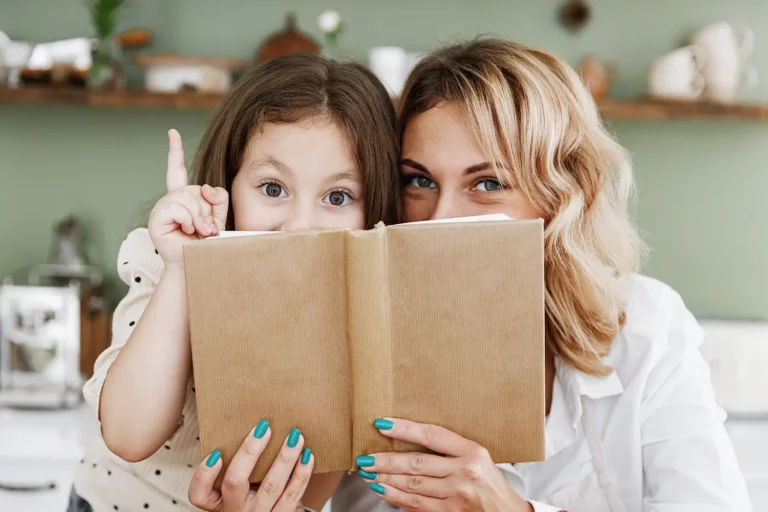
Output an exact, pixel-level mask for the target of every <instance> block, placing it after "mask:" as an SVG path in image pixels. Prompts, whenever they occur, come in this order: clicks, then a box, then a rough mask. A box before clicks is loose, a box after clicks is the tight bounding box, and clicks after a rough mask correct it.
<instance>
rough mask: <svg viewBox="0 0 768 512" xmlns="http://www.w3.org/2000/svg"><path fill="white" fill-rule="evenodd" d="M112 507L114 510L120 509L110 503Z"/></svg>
mask: <svg viewBox="0 0 768 512" xmlns="http://www.w3.org/2000/svg"><path fill="white" fill-rule="evenodd" d="M112 508H114V509H115V510H120V509H119V508H117V505H112Z"/></svg>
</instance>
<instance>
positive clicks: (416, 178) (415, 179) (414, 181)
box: [405, 174, 437, 188]
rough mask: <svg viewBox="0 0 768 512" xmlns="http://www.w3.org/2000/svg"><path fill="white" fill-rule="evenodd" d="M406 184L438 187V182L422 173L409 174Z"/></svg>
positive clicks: (408, 185)
mask: <svg viewBox="0 0 768 512" xmlns="http://www.w3.org/2000/svg"><path fill="white" fill-rule="evenodd" d="M405 185H406V186H407V187H416V188H437V184H436V183H435V182H434V181H432V180H431V179H429V178H427V177H426V176H422V175H421V174H416V175H413V176H407V177H406V180H405Z"/></svg>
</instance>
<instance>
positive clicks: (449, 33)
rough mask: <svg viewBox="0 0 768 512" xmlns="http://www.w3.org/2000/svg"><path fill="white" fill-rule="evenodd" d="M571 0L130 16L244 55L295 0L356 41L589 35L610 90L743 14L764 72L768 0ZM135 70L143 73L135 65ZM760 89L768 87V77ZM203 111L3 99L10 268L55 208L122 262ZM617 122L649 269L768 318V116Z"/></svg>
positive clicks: (74, 10)
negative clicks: (176, 143) (337, 17)
mask: <svg viewBox="0 0 768 512" xmlns="http://www.w3.org/2000/svg"><path fill="white" fill-rule="evenodd" d="M560 3H561V0H535V1H534V0H527V1H526V0H474V1H472V2H469V1H459V0H420V1H418V2H413V1H406V0H389V1H383V0H382V1H378V2H373V1H362V0H357V1H355V0H337V1H336V2H323V3H319V2H312V1H309V0H304V1H294V2H276V1H272V2H267V1H259V2H257V1H254V0H247V1H246V0H219V1H216V2H214V1H211V0H131V2H130V5H131V7H130V9H129V10H128V11H127V12H126V16H125V18H126V20H125V23H124V26H125V28H129V27H132V26H137V25H143V26H149V27H150V28H152V29H153V30H154V31H155V34H156V39H155V43H154V46H153V49H152V51H178V52H183V53H200V54H209V55H232V56H239V57H245V58H249V57H251V56H252V55H253V52H254V50H255V49H256V47H257V46H258V45H259V42H260V41H261V40H263V38H264V37H265V36H267V35H268V34H269V33H271V32H273V31H275V30H277V29H279V28H280V27H281V24H282V20H283V16H284V14H285V12H286V11H287V10H289V9H291V10H295V11H296V12H297V13H298V15H299V24H300V26H301V27H302V28H303V29H304V30H306V31H307V32H309V33H311V34H312V35H314V36H317V35H318V33H317V30H316V28H315V26H314V20H315V18H316V16H317V14H318V13H319V12H320V11H321V10H322V9H324V8H326V7H333V8H335V9H337V10H339V11H340V12H341V13H342V15H343V17H344V18H345V20H346V22H347V24H348V30H347V33H346V36H345V43H346V45H347V48H348V52H349V53H350V54H351V55H352V56H354V57H355V58H357V59H359V60H364V59H365V56H366V53H367V50H368V49H369V48H370V47H372V46H375V45H387V44H396V45H400V46H404V47H406V48H408V49H409V50H425V49H430V48H434V47H435V46H437V45H440V44H443V43H448V42H451V41H455V40H457V39H459V38H462V37H471V36H474V35H476V34H481V33H482V34H495V35H500V36H503V37H507V38H510V39H514V40H518V41H522V42H526V43H529V44H533V45H536V46H540V47H543V48H546V49H548V50H551V51H553V52H555V53H556V54H558V55H560V56H562V57H563V58H565V59H567V60H568V61H569V62H571V63H577V62H578V60H579V59H580V57H581V55H582V54H583V53H584V52H587V51H596V52H598V53H599V54H600V55H602V56H604V57H606V58H611V59H615V60H617V61H618V62H619V64H620V71H621V72H620V77H619V80H618V82H617V84H616V85H615V87H614V91H613V94H614V95H615V96H620V97H633V96H636V95H638V94H641V93H642V92H643V90H644V83H645V80H644V75H645V69H646V67H647V65H648V63H649V62H650V61H651V60H652V59H653V58H654V57H655V56H657V55H659V54H661V53H663V52H666V51H669V50H671V49H673V48H674V47H675V46H677V45H679V44H680V43H681V42H683V41H684V40H685V38H686V36H687V35H688V34H690V33H691V32H692V31H693V30H695V29H696V28H698V27H700V26H703V25H705V24H707V23H710V22H714V21H718V20H721V19H727V20H729V21H731V22H733V23H737V24H738V23H749V24H751V26H752V28H753V30H754V31H755V34H756V39H757V43H756V49H755V53H754V56H753V57H752V62H753V63H754V64H755V65H756V67H757V68H758V71H759V72H760V73H761V74H762V75H763V77H764V79H765V80H764V81H765V83H768V59H766V56H768V3H765V2H758V1H756V0H729V1H728V2H725V1H722V0H675V1H674V2H668V1H662V0H650V1H646V2H637V1H630V0H592V1H590V2H589V3H590V4H591V5H592V6H593V10H594V16H593V19H592V21H591V23H590V24H589V25H588V26H587V28H586V29H585V30H584V31H583V32H581V33H580V34H577V35H573V34H570V33H568V32H566V31H565V30H563V29H562V28H561V27H560V26H559V24H558V23H557V21H556V10H557V7H558V5H559V4H560ZM0 30H3V31H5V32H7V33H9V35H11V36H13V37H15V38H25V39H28V40H33V41H42V40H49V39H54V38H64V37H72V36H78V35H82V34H87V33H89V28H88V24H87V21H86V19H85V16H84V11H83V8H82V1H81V0H2V1H0ZM133 76H135V75H133ZM749 99H751V100H760V99H768V85H763V86H761V88H760V89H759V90H758V91H756V92H754V93H753V94H752V95H751V96H750V98H749ZM208 116H209V113H208V112H179V111H169V110H134V109H131V110H111V109H103V110H102V109H86V108H80V107H68V106H57V107H51V106H45V107H42V106H0V178H2V180H0V219H2V222H0V275H2V274H7V273H10V272H13V271H16V270H17V269H19V268H21V267H25V266H27V265H29V264H32V263H35V262H40V261H43V260H44V258H45V257H46V255H47V251H48V245H49V241H50V228H51V225H52V223H53V222H54V221H55V220H57V219H59V218H60V217H62V216H64V215H66V214H68V213H70V212H71V213H76V214H78V215H81V216H82V218H83V219H84V221H85V222H86V225H87V228H88V232H89V235H90V238H89V242H90V245H89V247H90V248H89V251H90V255H91V257H92V258H93V260H94V261H95V262H96V263H99V264H101V265H103V266H104V267H105V268H106V269H107V270H108V271H109V272H110V277H111V285H112V286H111V293H112V295H113V296H119V294H120V293H122V288H121V287H120V285H119V284H117V279H116V277H115V275H114V267H115V259H116V255H117V249H118V246H119V243H120V241H121V240H122V238H123V236H124V234H125V232H126V230H127V229H128V228H129V227H130V226H131V225H133V224H135V223H136V222H137V221H139V220H140V219H141V218H142V216H143V215H144V214H145V213H146V212H147V211H148V209H149V208H150V207H151V204H152V202H153V198H156V197H159V195H160V194H162V191H163V184H164V176H163V173H164V162H165V156H166V153H165V152H166V136H165V133H166V130H167V129H168V128H170V127H175V128H178V129H179V130H180V131H181V133H182V135H183V136H184V140H185V142H186V147H187V153H188V155H187V156H188V158H189V157H191V155H192V152H193V149H194V147H195V145H196V144H197V142H198V141H199V138H200V136H201V134H202V131H203V129H204V126H205V122H206V120H207V117H208ZM611 128H612V130H614V131H615V133H616V134H617V135H618V137H619V139H620V140H621V142H622V143H623V144H624V145H625V146H626V147H627V148H629V150H630V151H631V152H632V154H633V158H634V162H635V167H636V172H637V181H638V187H639V202H638V206H637V218H638V222H639V224H640V227H641V228H642V230H643V233H644V236H645V239H646V240H647V241H648V243H649V245H650V246H651V248H652V252H651V256H650V260H649V263H648V266H647V272H648V273H649V274H650V275H652V276H655V277H659V278H661V279H662V280H664V281H666V282H668V283H669V284H671V285H672V286H673V287H675V288H676V289H678V290H679V291H680V292H681V293H682V294H683V296H684V298H685V299H686V301H687V302H688V304H689V305H690V307H691V308H692V309H693V310H694V311H695V312H696V313H698V314H701V315H718V316H746V317H753V316H759V317H762V318H768V291H766V284H768V265H766V261H768V258H766V256H767V254H766V253H768V200H767V199H766V195H768V163H767V162H768V144H766V140H768V125H761V124H757V123H750V122H743V123H741V122H652V121H622V122H616V123H613V124H612V126H611Z"/></svg>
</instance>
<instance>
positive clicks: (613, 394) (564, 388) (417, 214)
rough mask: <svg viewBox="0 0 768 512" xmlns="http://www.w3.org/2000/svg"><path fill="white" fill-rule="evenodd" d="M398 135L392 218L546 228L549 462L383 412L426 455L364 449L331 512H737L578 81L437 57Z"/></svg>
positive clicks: (477, 48) (614, 158)
mask: <svg viewBox="0 0 768 512" xmlns="http://www.w3.org/2000/svg"><path fill="white" fill-rule="evenodd" d="M400 138H401V141H402V158H401V162H400V172H401V174H402V178H403V183H404V191H403V194H404V196H403V197H404V205H405V218H406V220H408V221H421V220H426V219H438V218H450V217H460V216H469V215H479V214H486V213H506V214H507V215H509V216H510V217H513V218H518V219H521V218H543V219H544V221H545V269H546V271H545V276H546V291H547V293H546V344H547V345H546V346H547V349H546V361H547V363H546V400H547V402H546V404H547V423H546V460H545V461H544V462H540V463H531V464H517V465H514V466H513V465H509V464H503V465H499V466H497V465H495V464H494V462H493V461H492V460H491V458H490V456H489V455H488V452H487V451H486V450H485V449H484V448H483V447H482V446H479V445H477V444H476V443H474V442H472V441H471V440H468V439H465V438H462V437H460V436H459V435H457V434H455V433H453V432H450V431H447V430H445V429H442V428H440V427H437V426H432V425H422V424H417V423H413V422H410V421H407V419H397V418H382V419H381V420H378V421H377V422H376V425H372V426H371V428H378V429H379V431H380V432H381V434H382V435H385V436H389V437H392V438H396V439H401V440H405V441H411V442H414V443H417V444H420V445H423V446H425V447H427V448H429V449H431V450H432V451H433V452H435V453H437V454H436V455H426V454H422V453H418V454H417V453H412V454H410V453H377V454H360V455H361V456H360V457H359V458H358V465H359V466H360V471H359V476H345V478H344V480H343V481H342V483H341V486H340V487H339V489H338V490H337V491H336V493H335V494H334V497H333V500H332V504H333V505H332V506H333V510H334V512H336V511H338V512H348V511H376V512H379V511H386V510H392V509H393V508H398V507H400V508H402V509H405V510H409V511H435V512H437V511H476V510H485V511H498V512H531V511H535V512H545V511H546V512H554V511H561V510H567V511H569V512H694V511H695V512H715V511H717V512H725V511H733V512H749V511H750V510H751V507H750V504H749V500H748V497H747V492H746V487H745V484H744V480H743V477H742V475H741V473H740V470H739V467H738V464H737V462H736V459H735V457H734V453H733V449H732V447H731V444H730V442H729V440H728V437H727V435H726V431H725V429H724V426H723V421H724V419H725V414H724V413H723V411H722V410H721V409H720V408H718V407H717V405H716V404H715V400H714V396H713V392H712V387H711V384H710V381H709V373H708V370H707V366H706V364H705V362H704V360H703V359H702V357H701V355H700V354H699V351H698V347H699V344H700V343H701V341H702V338H703V333H702V330H701V329H700V328H699V326H698V325H697V323H696V320H695V319H694V317H693V315H692V314H691V313H690V312H689V311H688V310H687V309H686V307H685V305H684V304H683V301H682V299H681V298H680V296H679V295H678V294H677V293H675V292H674V291H673V290H672V289H670V288H669V287H668V286H666V285H664V284H663V283H660V282H658V281H655V280H653V279H649V278H647V277H642V276H640V275H637V274H636V271H637V268H638V262H639V259H640V254H641V253H642V250H641V249H642V244H641V242H640V239H639V238H638V235H637V231H636V229H635V227H634V226H633V224H632V222H631V220H630V217H629V213H628V206H629V201H630V197H631V193H632V189H633V178H632V170H631V167H630V164H629V158H628V156H627V154H626V152H625V151H624V149H623V148H622V147H621V146H619V144H618V143H616V141H614V140H613V139H612V138H611V137H610V136H609V135H608V134H607V133H606V131H605V130H604V128H603V126H602V124H601V122H600V119H599V117H598V112H597V109H596V108H595V104H594V102H593V101H592V99H591V97H590V96H589V94H588V92H587V91H586V89H585V88H584V86H583V85H582V83H581V81H580V80H579V77H578V76H577V75H576V73H575V72H574V71H573V70H572V69H571V68H570V67H568V65H567V64H565V63H563V62H562V61H560V60H558V59H556V58H555V57H553V56H551V55H549V54H547V53H545V52H542V51H538V50H534V49H531V48H528V47H525V46H522V45H519V44H515V43H511V42H507V41H500V40H481V41H477V42H472V43H469V44H463V45H458V46H453V47H449V48H445V49H443V50H441V51H438V52H437V53H434V54H432V55H430V56H428V57H427V58H426V59H425V60H423V61H422V62H421V63H420V64H419V65H418V66H417V67H416V69H415V70H414V71H413V73H412V74H411V76H410V78H409V80H408V83H407V85H406V88H405V93H404V96H403V98H402V103H401V114H400ZM467 343H482V340H472V339H468V340H467ZM459 412H460V411H459ZM489 412H490V411H489ZM439 454H442V455H439ZM193 486H194V484H193Z"/></svg>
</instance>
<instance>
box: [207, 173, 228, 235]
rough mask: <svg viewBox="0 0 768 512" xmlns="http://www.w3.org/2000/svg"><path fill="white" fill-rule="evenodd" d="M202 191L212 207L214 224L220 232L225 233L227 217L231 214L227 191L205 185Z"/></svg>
mask: <svg viewBox="0 0 768 512" xmlns="http://www.w3.org/2000/svg"><path fill="white" fill-rule="evenodd" d="M201 191H202V193H203V199H205V200H206V201H207V202H208V203H209V204H210V205H211V214H212V215H213V222H214V223H215V224H216V227H217V228H219V231H223V230H224V229H226V227H227V215H228V213H229V194H228V193H227V190H226V189H224V188H222V187H216V188H214V187H212V186H210V185H208V184H205V185H203V187H202V189H201Z"/></svg>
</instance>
